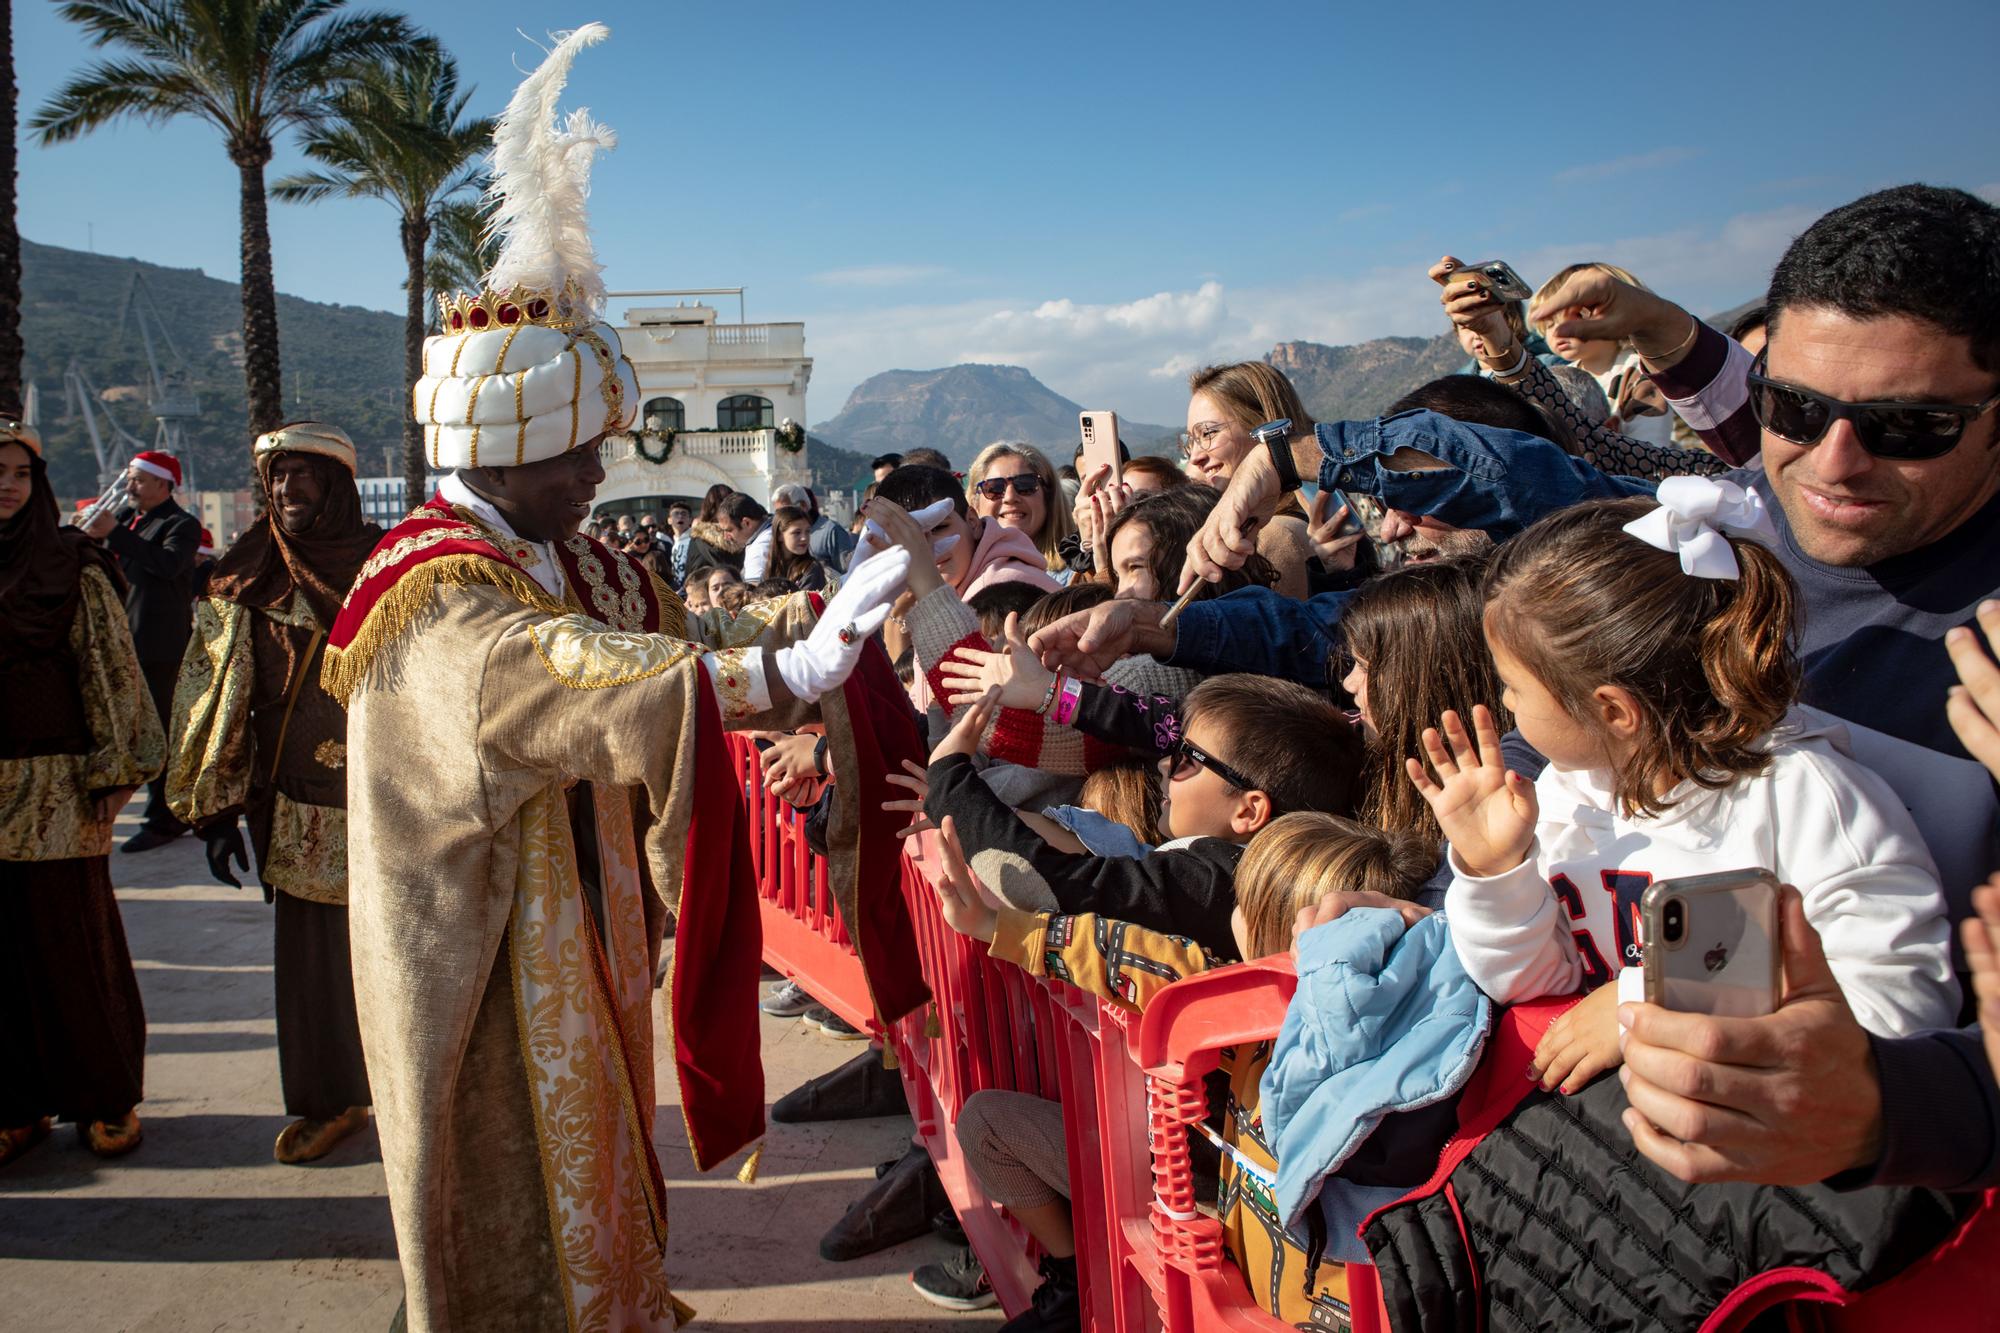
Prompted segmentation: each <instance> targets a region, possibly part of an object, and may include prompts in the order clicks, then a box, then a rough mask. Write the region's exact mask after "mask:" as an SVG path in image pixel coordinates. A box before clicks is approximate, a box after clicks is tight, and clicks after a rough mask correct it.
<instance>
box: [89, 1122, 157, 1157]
mask: <svg viewBox="0 0 2000 1333" xmlns="http://www.w3.org/2000/svg"><path fill="white" fill-rule="evenodd" d="M145 1139H146V1134H145V1131H144V1130H142V1129H140V1128H139V1113H138V1112H137V1111H127V1112H126V1113H125V1114H124V1115H122V1116H120V1117H119V1118H118V1119H116V1120H93V1121H91V1122H90V1123H89V1124H87V1125H85V1126H83V1145H84V1147H86V1148H88V1149H90V1150H91V1151H92V1152H94V1153H96V1154H97V1155H98V1156H99V1157H123V1156H124V1155H125V1154H126V1153H128V1152H131V1151H132V1150H133V1149H134V1148H136V1147H138V1146H139V1145H140V1144H141V1143H143V1142H145Z"/></svg>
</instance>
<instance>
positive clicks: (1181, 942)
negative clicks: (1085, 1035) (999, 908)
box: [991, 911, 1216, 1013]
mask: <svg viewBox="0 0 2000 1333" xmlns="http://www.w3.org/2000/svg"><path fill="white" fill-rule="evenodd" d="M991 952H992V954H993V956H994V957H995V958H1000V959H1004V960H1006V961H1007V962H1010V963H1013V964H1014V965H1015V966H1017V967H1019V968H1021V969H1022V970H1023V971H1025V972H1028V973H1031V974H1032V975H1034V976H1038V977H1056V978H1058V979H1059V980H1062V981H1067V982H1068V983H1069V984H1070V985H1072V986H1075V987H1078V988H1079V989H1082V990H1087V991H1089V992H1090V993H1091V994H1092V995H1095V996H1097V997H1098V998H1099V999H1103V1000H1109V1001H1110V1002H1111V1003H1112V1004H1115V1005H1117V1006H1118V1007H1120V1008H1121V1009H1127V1010H1130V1011H1131V1012H1133V1013H1144V1012H1145V1009H1146V1006H1147V1004H1149V1003H1151V1001H1152V998H1153V997H1154V996H1155V995H1158V994H1159V993H1160V992H1161V991H1162V990H1165V989H1166V988H1167V987H1168V986H1171V985H1173V984H1174V983H1175V982H1176V981H1179V980H1180V979H1181V978H1182V977H1186V976H1193V975H1194V974H1195V973H1197V972H1205V971H1207V970H1208V969H1209V968H1211V967H1213V966H1215V965H1216V964H1215V963H1214V961H1213V960H1211V959H1210V958H1209V956H1208V955H1207V954H1206V953H1204V952H1203V951H1202V948H1201V946H1200V945H1198V944H1196V943H1195V942H1194V941H1193V940H1190V939H1185V938H1183V937H1182V936H1179V935H1166V934H1162V933H1161V932H1159V931H1156V930H1148V929H1146V928H1145V927H1144V926H1135V925H1133V924H1132V923H1131V922H1129V921H1114V920H1112V919H1111V918H1110V917H1106V916H1097V915H1095V914H1093V913H1085V914H1083V915H1082V916H1063V915H1059V914H1055V913H1049V912H1013V911H1007V912H1002V913H1000V916H999V920H998V921H997V922H996V924H995V928H994V932H993V947H992V950H991Z"/></svg>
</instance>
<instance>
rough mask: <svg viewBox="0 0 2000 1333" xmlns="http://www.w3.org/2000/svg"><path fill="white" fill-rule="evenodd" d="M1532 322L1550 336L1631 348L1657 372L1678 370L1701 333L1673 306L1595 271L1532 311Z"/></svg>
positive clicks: (1573, 279)
mask: <svg viewBox="0 0 2000 1333" xmlns="http://www.w3.org/2000/svg"><path fill="white" fill-rule="evenodd" d="M1528 318H1529V320H1530V321H1532V322H1533V323H1536V324H1547V325H1549V326H1550V328H1549V330H1548V331H1549V333H1550V334H1551V335H1555V334H1560V335H1562V336H1563V337H1566V338H1608V339H1610V340H1612V341H1614V342H1627V343H1630V344H1631V345H1632V347H1633V349H1634V350H1635V351H1637V352H1638V353H1639V355H1640V356H1642V357H1644V358H1645V360H1646V364H1647V365H1648V366H1651V367H1652V368H1653V369H1654V370H1665V369H1667V368H1668V367H1669V366H1673V365H1677V364H1679V362H1680V360H1681V358H1682V357H1684V356H1686V355H1687V354H1688V349H1689V348H1691V347H1693V346H1694V336H1693V335H1694V334H1695V333H1696V332H1698V331H1699V330H1698V328H1697V325H1696V320H1695V317H1694V316H1693V315H1690V314H1689V313H1688V312H1687V311H1685V310H1683V309H1681V308H1680V307H1679V306H1677V305H1675V304H1674V303H1673V302H1672V301H1669V300H1667V299H1666V298H1665V297H1662V296H1656V295H1654V294H1653V293H1652V292H1649V291H1647V290H1646V289H1645V288H1643V287H1634V286H1633V285H1632V284H1631V283H1629V282H1621V281H1619V280H1618V279H1617V278H1614V277H1612V276H1611V275H1610V274H1609V273H1606V272H1604V271H1603V270H1602V269H1595V268H1588V269H1584V270H1583V271H1582V272H1580V273H1573V274H1571V275H1570V276H1569V277H1568V278H1566V279H1564V281H1563V284H1562V285H1561V286H1560V287H1557V288H1556V289H1555V290H1554V291H1552V292H1550V293H1549V294H1548V295H1546V296H1544V297H1542V298H1541V299H1540V300H1538V301H1536V302H1535V303H1534V304H1533V305H1532V306H1530V307H1529V308H1528Z"/></svg>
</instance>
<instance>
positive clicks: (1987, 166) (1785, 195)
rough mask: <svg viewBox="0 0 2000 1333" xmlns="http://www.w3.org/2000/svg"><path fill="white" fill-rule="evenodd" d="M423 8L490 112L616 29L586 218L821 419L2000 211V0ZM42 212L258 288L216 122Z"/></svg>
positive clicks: (74, 57) (350, 281)
mask: <svg viewBox="0 0 2000 1333" xmlns="http://www.w3.org/2000/svg"><path fill="white" fill-rule="evenodd" d="M406 8H407V9H408V12H410V13H411V15H412V17H413V18H415V19H416V20H417V21H418V22H419V23H422V24H424V25H426V26H427V27H429V28H431V29H432V30H433V31H435V32H437V33H438V34H439V36H440V37H441V38H442V39H443V40H444V42H445V43H446V45H447V46H448V47H449V48H450V49H451V50H452V51H453V53H454V54H455V55H456V56H457V57H458V59H459V62H460V65H461V70H462V75H463V78H464V80H465V82H467V83H469V84H475V85H477V87H478V95H477V98H476V102H475V105H477V106H478V107H479V108H480V109H483V110H491V111H497V110H498V108H499V106H500V105H501V104H502V103H504V101H505V99H506V96H507V94H508V93H509V92H510V91H511V89H512V87H513V85H514V83H515V82H516V81H517V80H518V77H519V75H518V73H517V68H532V66H533V64H534V63H535V61H536V60H538V59H539V55H540V53H539V51H538V50H537V49H536V48H535V47H534V46H533V45H532V44H531V43H530V42H529V41H528V40H527V39H526V38H524V37H522V36H521V35H520V32H517V29H519V30H521V31H525V32H527V33H531V34H534V35H536V36H540V35H542V34H544V33H545V32H546V31H547V30H548V29H550V28H560V27H567V26H572V25H574V24H576V23H579V22H582V21H585V20H588V19H592V18H597V19H602V20H604V21H605V22H607V23H609V24H610V26H611V28H612V37H611V40H610V41H609V42H607V43H605V44H604V45H602V46H599V47H597V48H594V49H592V50H590V51H587V52H585V53H584V54H583V56H582V57H581V59H580V60H579V62H578V65H577V69H576V73H575V75H574V77H573V78H572V81H571V84H570V89H569V92H568V94H567V98H566V105H572V106H574V105H588V106H589V107H590V108H591V109H592V111H594V112H595V113H596V114H597V115H598V116H599V117H600V118H601V119H602V120H604V121H606V122H607V123H609V124H610V125H611V126H612V127H613V128H614V129H616V130H617V131H618V133H619V135H620V139H621V142H620V146H619V148H618V150H617V151H616V152H615V153H613V154H611V155H610V156H608V157H605V158H602V159H600V161H599V163H598V166H597V172H596V177H595V191H594V194H593V197H592V201H591V208H592V218H593V221H594V224H595V228H596V232H597V236H598V241H599V256H600V258H601V259H602V260H603V261H604V262H605V264H606V266H607V273H606V277H607V279H608V281H609V282H610V283H611V285H612V286H613V287H614V288H655V287H714V286H738V285H742V286H747V287H748V288H749V295H748V305H749V316H750V318H751V319H753V320H756V319H804V320H805V321H807V329H806V333H807V341H808V351H809V352H810V353H811V354H812V355H813V356H814V357H815V359H816V362H817V364H816V367H815V372H814V377H813V382H812V388H811V398H810V402H811V418H812V419H813V420H814V421H819V420H823V419H825V418H827V417H829V416H831V415H833V414H834V413H835V412H836V411H838V410H839V408H840V405H841V403H842V402H843V401H844V400H845V398H846V395H847V392H848V390H849V389H851V388H852V387H853V386H854V385H855V384H856V383H857V382H859V381H860V380H861V379H863V378H865V377H867V376H868V375H870V374H873V373H875V372H876V371H880V370H886V369H890V368H908V369H925V368H929V367H932V366H939V365H946V364H951V363H953V362H957V361H964V360H982V361H1005V362H1011V363H1015V364H1020V365H1025V366H1027V367H1028V368H1029V369H1030V370H1032V371H1034V372H1035V373H1036V374H1037V375H1038V376H1040V377H1041V378H1042V379H1043V380H1044V381H1045V382H1047V383H1049V384H1050V385H1051V386H1052V387H1054V388H1055V389H1057V390H1058V391H1060V392H1062V393H1065V394H1067V395H1069V396H1070V397H1072V398H1077V399H1079V400H1085V401H1086V403H1087V405H1091V406H1100V405H1101V406H1110V407H1114V408H1116V409H1118V410H1119V411H1121V412H1123V413H1125V414H1126V415H1128V416H1132V417H1139V418H1143V419H1146V420H1150V421H1155V422H1169V423H1173V422H1177V421H1179V419H1180V417H1181V413H1182V410H1183V408H1184V406H1185V392H1184V388H1183V380H1184V376H1185V372H1186V371H1187V369H1189V368H1191V367H1192V366H1193V365H1194V364H1197V363H1199V362H1202V361H1205V360H1212V359H1217V358H1234V357H1245V356H1255V355H1258V354H1261V353H1262V352H1264V351H1266V350H1268V349H1269V348H1270V346H1271V345H1272V344H1273V343H1274V342H1276V341H1278V340H1280V339H1289V338H1308V339H1314V340H1319V341H1327V342H1349V341H1355V340H1358V339H1362V338H1367V337H1374V336H1378V335H1382V334H1388V333H1429V332H1432V331H1434V330H1435V329H1437V328H1438V327H1439V324H1438V317H1437V314H1436V310H1435V305H1434V295H1433V292H1434V289H1432V288H1431V286H1430V284H1429V283H1428V282H1427V281H1426V280H1425V278H1424V269H1425V267H1426V266H1427V265H1428V264H1429V263H1430V262H1431V261H1433V260H1434V259H1435V258H1436V257H1437V256H1438V255H1439V254H1442V253H1444V252H1446V251H1447V250H1449V251H1453V252H1455V253H1457V254H1458V255H1459V256H1460V257H1461V258H1465V259H1487V258H1504V259H1508V260H1510V261H1512V262H1513V263H1514V265H1515V266H1516V267H1517V268H1518V269H1520V270H1521V272H1522V274H1523V276H1525V277H1526V278H1527V279H1528V280H1529V281H1530V282H1539V281H1540V280H1541V279H1542V278H1544V277H1546V276H1547V275H1548V274H1549V273H1550V272H1552V271H1553V270H1554V268H1555V267H1557V266H1559V265H1561V264H1563V263H1566V262H1569V261H1570V260H1573V259H1582V258H1602V259H1610V260H1615V261H1619V262H1623V263H1625V264H1626V265H1627V266H1628V267H1630V268H1632V269H1634V270H1635V271H1636V272H1637V273H1638V274H1639V276H1640V277H1642V278H1644V279H1646V280H1647V281H1648V282H1649V283H1651V284H1652V285H1653V286H1655V287H1656V288H1658V289H1660V290H1663V291H1665V292H1667V293H1668V294H1670V295H1672V296H1674V297H1676V298H1677V299H1680V300H1682V301H1684V302H1685V303H1687V304H1690V305H1692V306H1694V307H1696V308H1698V309H1702V310H1711V309H1717V308H1721V307H1725V306H1729V305H1733V304H1735V303H1737V302H1739V301H1742V300H1745V299H1747V298H1749V297H1750V296H1752V295H1754V294H1755V293H1756V292H1757V291H1758V290H1760V289H1761V286H1762V283H1763V280H1764V278H1765V276H1766V275H1767V274H1768V272H1769V268H1770V264H1771V262H1772V261H1773V260H1774V259H1775V258H1776V256H1777V254H1778V253H1779V251H1780V250H1781V249H1782V248H1783V246H1784V244H1785V242H1786V240H1787V239H1789V237H1790V236H1791V235H1793V234H1795V233H1796V232H1797V231H1798V230H1799V228H1801V227H1802V226H1803V225H1805V224H1806V223H1807V222H1809V221H1810V220H1811V219H1812V218H1813V217H1814V216H1816V215H1817V214H1818V213H1820V212H1822V211H1824V209H1826V208H1827V207H1829V206H1831V205H1833V204H1837V203H1840V202H1842V201H1844V200H1846V199H1850V198H1852V197H1854V196H1856V195H1858V194H1861V193H1863V192H1865V191H1867V190H1869V189H1872V188H1875V187H1878V186H1881V185H1885V184H1892V183H1895V182H1898V181H1903V180H1912V179H1922V180H1928V181H1934V182H1938V183H1943V184H1953V185H1960V186H1964V187H1966V188H1968V189H1975V190H1982V191H1983V192H1985V193H1986V194H1988V196H1989V197H1993V198H1996V199H2000V135H1996V134H1995V133H1994V132H1993V124H1994V104H1993V96H1992V86H1993V85H1992V80H1991V78H1990V77H1989V76H1988V75H1987V74H1985V73H1984V72H1983V67H1982V66H1981V64H1980V59H1981V53H1984V52H1989V51H1991V50H1993V49H1995V46H1996V43H2000V4H1995V3H1993V2H1992V0H1984V2H1983V3H1943V2H1931V0H1905V2H1904V3H1899V4H1897V5H1894V6H1884V5H1877V4H1870V5H1865V6H1864V5H1861V4H1856V3H1852V2H1851V0H1850V2H1849V3H1834V4H1826V3H1820V4H1796V3H1783V4H1777V3H1771V4H1764V3H1756V4H1745V3H1741V2H1740V0H1739V3H1735V4H1710V3H1683V4H1680V5H1677V6H1674V7H1673V9H1672V11H1671V12H1672V13H1673V15H1674V16H1675V17H1674V19H1673V21H1672V23H1671V25H1670V27H1669V26H1667V25H1661V24H1657V23H1655V22H1652V21H1650V16H1652V15H1653V14H1656V13H1658V12H1661V11H1660V9H1659V7H1656V6H1646V5H1636V4H1623V3H1614V4H1601V5H1597V6H1555V5H1528V6H1516V7H1512V8H1505V9H1499V10H1496V9H1494V8H1493V7H1491V6H1489V5H1480V6H1469V7H1456V6H1437V5H1418V4H1400V5H1398V4H1369V5H1365V6H1364V5H1346V4H1341V5H1334V4H1319V5H1298V6H1270V7H1265V8H1256V9H1253V8H1248V7H1246V8H1242V9H1232V8H1227V7H1223V6H1218V5H1215V4H1213V3H1207V4H1195V5H1180V4H1157V3H1156V4H1147V5H1109V4H1098V5H1083V4H1077V3H1074V0H1071V2H1070V3H1067V4H1061V5H1045V4H1030V3H1017V4H1012V5H1008V6H977V7H975V6H970V5H957V4H949V5H928V6H917V5H905V4H886V3H880V4H867V3H863V4H846V5H828V4H824V3H814V4H796V5H794V4H783V5H780V4H750V3H743V2H742V0H739V2H738V3H734V4H727V3H719V2H718V3H710V2H708V0H701V2H700V3H692V2H689V3H682V2H679V0H661V2H658V3H655V2H653V0H645V2H643V3H641V2H639V0H599V2H598V3H595V4H591V5H573V4H560V5H557V4H547V3H541V4H530V3H520V2H518V0H480V3H476V4H475V3H466V2H461V3H453V4H442V3H436V2H435V0H425V2H424V3H418V4H414V5H410V6H407V7H406ZM14 18H15V24H16V35H15V53H16V59H17V62H18V66H19V77H20V83H21V104H22V109H23V113H24V118H25V115H26V113H27V112H28V111H30V110H32V109H33V108H34V107H36V106H38V105H40V103H41V102H42V101H43V99H44V98H46V96H47V95H48V94H49V93H50V92H51V91H52V90H53V89H54V88H55V87H56V86H57V85H58V84H59V82H60V81H61V80H62V79H63V78H64V77H65V76H66V75H67V74H68V72H69V71H70V70H72V69H74V68H75V67H77V66H78V65H79V64H80V63H81V62H82V61H84V60H85V59H87V58H88V56H89V52H88V51H87V50H86V48H85V47H84V45H83V44H82V43H81V42H80V41H79V40H78V38H77V36H76V34H75V33H74V31H73V30H71V29H69V28H68V27H67V26H66V25H65V24H63V23H62V22H61V21H60V20H59V19H57V18H56V17H55V16H54V14H53V12H52V10H51V8H50V7H49V6H47V5H44V4H41V3H36V2H35V0H29V2H28V3H23V4H19V5H17V6H16V7H15V15H14ZM296 162H297V158H296V155H295V154H293V153H291V152H290V151H289V150H281V154H280V158H279V161H278V162H277V163H276V164H274V169H273V171H272V178H273V179H275V178H276V177H277V176H278V175H279V174H282V172H283V171H284V170H286V169H288V168H289V167H291V166H293V165H295V164H296ZM271 217H272V233H273V243H274V247H275V250H276V255H275V260H276V267H277V278H278V286H279V288H280V290H282V291H286V292H292V293H296V294H298V295H300V296H305V297H309V298H312V299H315V300H322V301H344V302H349V303H353V304H359V305H366V306H371V307H375V308H379V309H385V310H387V309H400V308H401V294H400V290H399V286H398V284H399V282H400V278H401V261H400V257H399V254H398V250H397V245H396V233H395V223H394V219H393V216H392V215H391V213H390V211H389V210H388V208H387V206H386V205H380V204H373V203H365V202H354V203H335V204H321V205H317V206H313V207H298V206H291V205H278V204H273V205H272V209H271ZM20 221H21V229H22V231H23V233H24V234H25V235H27V236H28V237H29V238H30V239H33V240H37V241H42V242H45V243H52V244H59V245H68V246H74V247H77V248H83V247H85V246H86V244H89V245H93V246H94V248H95V249H96V250H98V251H99V252H100V253H106V254H118V255H135V256H138V257H140V258H143V259H147V260H151V261H154V262H157V263H162V264H171V265H175V266H179V267H197V268H201V269H204V270H206V271H207V272H209V273H210V274H213V275H216V276H219V277H227V278H230V279H234V278H235V276H236V273H237V227H236V178H235V171H234V168H233V167H231V166H230V164H229V162H228V160H227V158H226V157H225V156H224V154H223V151H222V147H221V144H220V141H219V140H218V139H217V137H216V136H215V135H214V134H213V133H212V132H211V131H210V130H208V129H207V128H206V127H205V126H201V125H197V124H194V123H180V124H175V125H171V126H168V127H164V128H153V127H149V126H144V125H138V124H132V125H126V126H122V127H120V128H118V129H116V130H112V131H100V132H99V133H97V134H95V135H92V136H90V137H89V138H87V139H85V140H83V141H81V142H78V143H72V144H65V145H62V146H59V147H55V148H48V149H43V148H36V147H32V146H30V147H25V148H24V149H23V151H22V156H21V206H20ZM615 309H616V307H614V311H615Z"/></svg>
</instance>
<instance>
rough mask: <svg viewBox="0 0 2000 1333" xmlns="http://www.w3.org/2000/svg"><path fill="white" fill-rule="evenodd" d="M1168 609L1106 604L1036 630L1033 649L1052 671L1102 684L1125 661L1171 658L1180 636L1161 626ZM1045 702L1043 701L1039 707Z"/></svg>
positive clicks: (1149, 604) (1139, 604) (1120, 600)
mask: <svg viewBox="0 0 2000 1333" xmlns="http://www.w3.org/2000/svg"><path fill="white" fill-rule="evenodd" d="M1166 610H1167V609H1166V607H1164V606H1162V605H1160V604H1159V603H1158V602H1139V601H1133V600H1131V599H1130V598H1118V599H1114V600H1112V601H1109V602H1100V603H1098V604H1097V605H1096V606H1093V607H1091V608H1090V610H1088V611H1078V612H1077V613H1076V614H1075V615H1069V616H1064V617H1063V618H1062V619H1061V620H1058V621H1057V622H1056V623H1055V624H1053V625H1047V626H1044V627H1043V628H1041V629H1038V630H1036V631H1035V633H1034V634H1033V636H1032V637H1030V638H1029V640H1028V648H1029V650H1030V651H1032V652H1033V653H1034V654H1035V656H1036V657H1037V658H1039V659H1040V660H1041V663H1042V665H1043V666H1045V667H1047V668H1049V669H1050V670H1051V671H1057V670H1060V671H1067V672H1069V673H1070V674H1071V675H1072V676H1075V677H1077V678H1078V679H1081V680H1096V679H1097V678H1099V677H1100V676H1102V675H1103V674H1104V673H1105V671H1106V670H1107V669H1108V668H1109V667H1110V666H1111V664H1112V663H1113V662H1116V661H1117V660H1118V659H1119V658H1121V657H1130V656H1131V655H1132V654H1134V653H1151V654H1152V655H1153V656H1154V657H1158V658H1165V657H1166V656H1168V655H1169V654H1170V653H1172V652H1173V650H1174V632H1173V630H1171V629H1161V628H1160V617H1162V616H1163V615H1165V614H1166ZM1043 688H1044V689H1046V688H1047V686H1046V685H1044V686H1043ZM1040 702H1041V700H1040V699H1039V698H1037V699H1036V703H1040Z"/></svg>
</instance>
